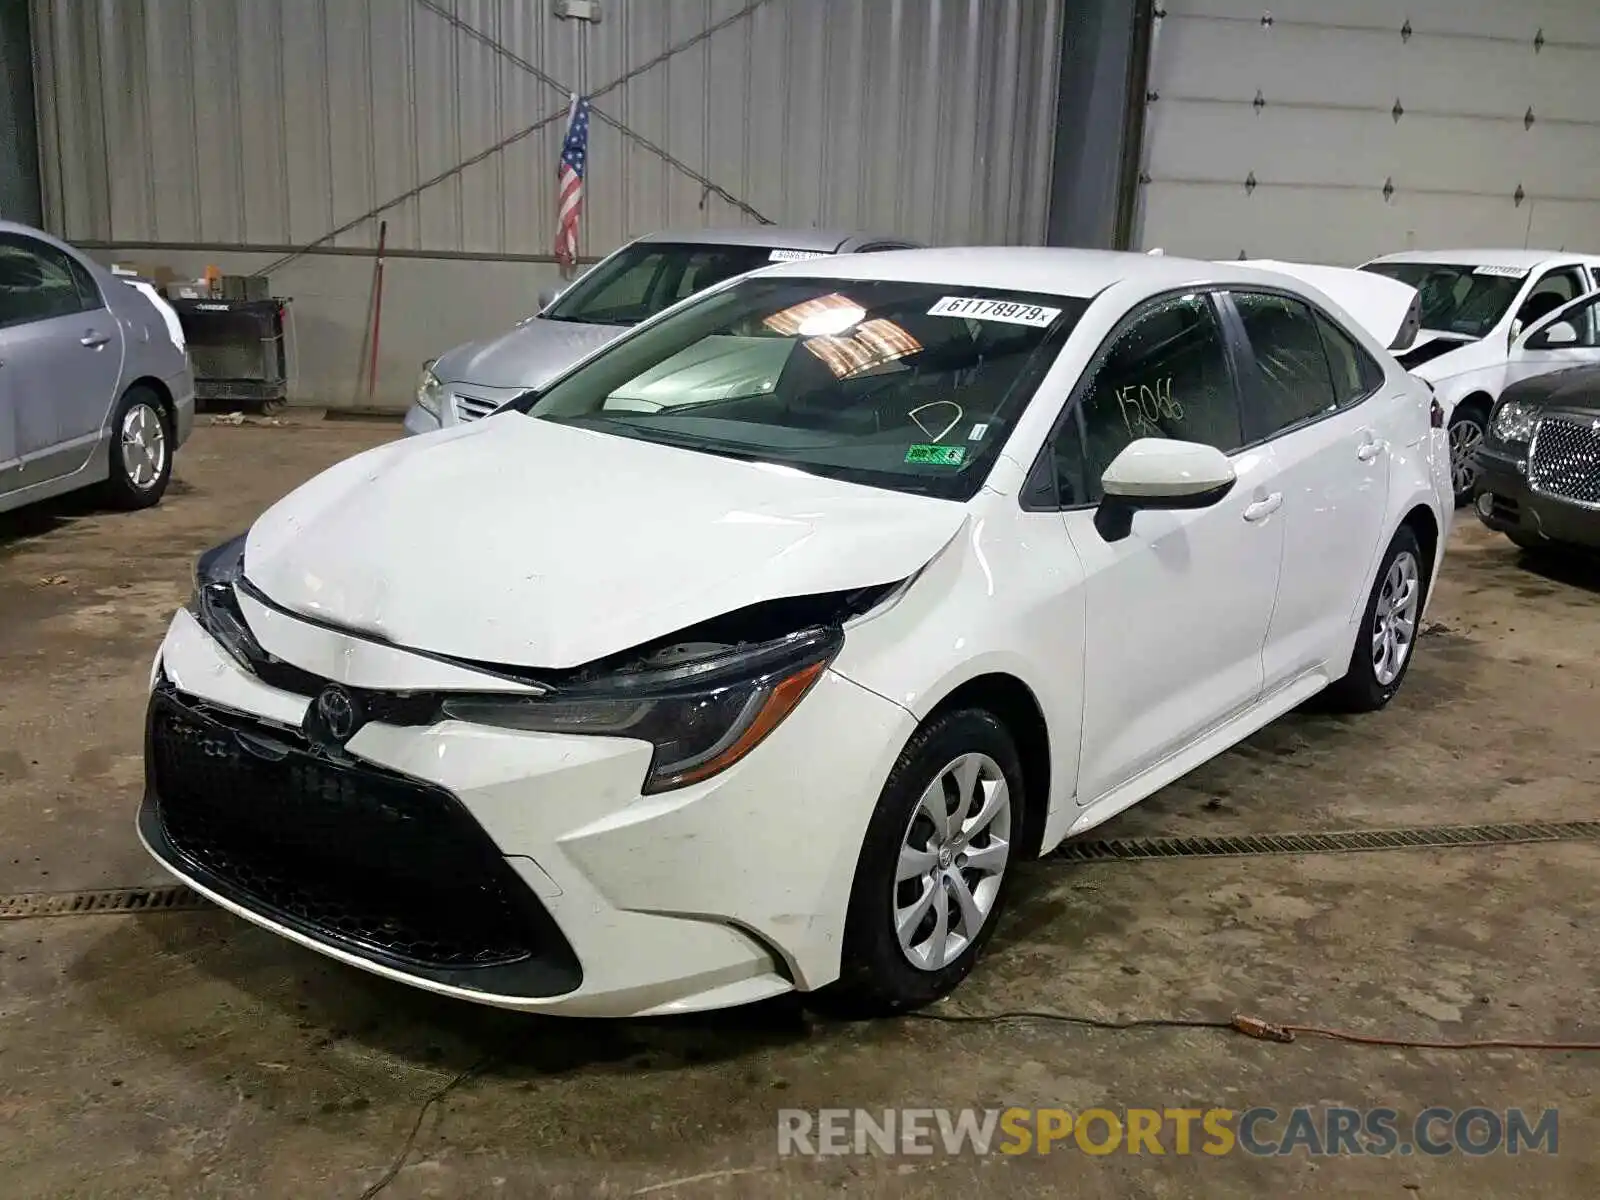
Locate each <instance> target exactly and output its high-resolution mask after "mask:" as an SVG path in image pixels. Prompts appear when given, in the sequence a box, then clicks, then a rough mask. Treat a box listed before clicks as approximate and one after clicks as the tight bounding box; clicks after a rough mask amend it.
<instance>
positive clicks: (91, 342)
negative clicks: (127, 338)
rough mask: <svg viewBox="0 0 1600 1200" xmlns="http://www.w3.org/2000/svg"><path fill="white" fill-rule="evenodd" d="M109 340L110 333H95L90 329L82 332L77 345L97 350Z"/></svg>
mask: <svg viewBox="0 0 1600 1200" xmlns="http://www.w3.org/2000/svg"><path fill="white" fill-rule="evenodd" d="M110 340H111V335H110V334H109V333H96V332H95V331H94V330H92V329H91V330H90V331H89V332H88V333H86V334H84V335H83V336H82V337H81V338H79V339H78V345H80V346H87V347H89V349H91V350H98V349H100V347H101V346H104V345H105V344H106V343H107V342H109V341H110Z"/></svg>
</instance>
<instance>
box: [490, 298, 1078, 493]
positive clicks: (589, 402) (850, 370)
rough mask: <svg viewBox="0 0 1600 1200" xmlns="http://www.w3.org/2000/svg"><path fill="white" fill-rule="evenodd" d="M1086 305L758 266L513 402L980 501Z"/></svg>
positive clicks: (722, 451) (563, 416) (553, 417)
mask: <svg viewBox="0 0 1600 1200" xmlns="http://www.w3.org/2000/svg"><path fill="white" fill-rule="evenodd" d="M1087 306H1088V301H1086V300H1079V299H1068V298H1065V297H1060V296H1041V295H1034V294H1031V293H1020V292H1013V291H1003V290H996V289H992V288H970V287H950V286H946V285H940V284H928V283H901V282H889V281H885V280H841V279H799V278H793V277H782V278H763V277H760V276H756V277H752V278H750V279H747V280H743V281H741V282H739V283H736V284H734V285H733V286H731V287H729V288H727V289H724V290H723V291H721V292H718V293H717V294H716V295H713V296H707V297H705V298H704V299H702V300H700V301H698V302H697V303H695V304H692V305H689V306H688V307H686V308H684V309H683V310H682V311H681V312H678V313H676V314H674V315H672V316H670V317H668V318H666V319H665V320H663V321H661V322H659V323H657V324H655V325H653V326H651V327H650V328H649V329H645V330H641V331H640V332H639V333H638V334H636V335H634V336H631V337H627V338H624V339H622V340H620V341H618V342H616V343H614V344H613V345H612V347H611V348H610V349H609V350H607V351H605V352H603V353H601V354H600V355H599V356H598V357H596V358H594V359H593V360H591V361H590V362H589V363H588V364H587V365H585V366H583V367H581V368H579V369H578V370H576V371H574V372H573V373H571V374H569V375H568V376H567V377H566V378H564V379H562V380H560V381H559V382H557V383H556V384H555V385H554V386H553V387H551V388H550V389H549V390H548V391H547V392H545V393H544V394H542V395H530V396H528V397H525V398H524V399H523V400H520V401H516V402H514V404H513V407H515V408H517V409H519V410H520V411H523V412H527V413H530V414H531V415H532V416H534V417H537V418H542V419H545V420H550V421H560V422H563V423H566V424H571V425H579V426H583V427H585V428H589V429H595V430H600V431H603V432H605V433H611V434H616V435H620V436H622V437H631V438H640V439H643V440H645V441H652V442H659V443H662V444H664V445H670V446H678V447H682V448H685V449H689V450H696V451H700V452H703V453H706V454H717V455H723V456H726V457H730V458H742V459H751V460H755V461H759V462H769V463H779V464H784V465H787V466H791V467H795V468H798V469H799V470H802V471H807V472H810V473H812V474H817V475H826V476H830V477H833V478H838V479H845V480H849V481H851V482H855V483H864V484H868V485H871V486H875V487H884V488H891V489H893V490H896V491H905V492H917V493H921V494H924V495H932V496H941V497H945V498H948V499H959V500H965V499H969V498H970V497H971V496H972V495H973V494H975V493H976V492H977V490H978V488H979V487H981V486H982V485H983V480H984V478H985V477H986V476H987V474H988V471H989V467H990V466H991V465H992V463H993V461H994V459H995V457H996V456H998V454H999V453H1000V448H1001V446H1002V445H1003V444H1004V442H1005V439H1006V435H1007V434H1008V433H1010V431H1011V429H1012V427H1013V426H1014V425H1015V423H1016V420H1017V418H1018V417H1019V416H1020V415H1021V414H1022V411H1023V410H1024V408H1026V407H1027V404H1028V401H1029V399H1030V398H1031V397H1032V395H1033V390H1034V388H1036V387H1037V386H1038V384H1039V381H1040V379H1041V378H1042V377H1043V375H1044V372H1045V371H1046V370H1047V369H1048V368H1049V365H1050V362H1051V361H1052V360H1053V359H1054V357H1055V354H1056V352H1057V350H1059V349H1060V346H1061V343H1062V342H1063V341H1064V340H1065V338H1066V336H1067V334H1068V333H1069V332H1070V331H1071V328H1072V326H1073V325H1074V324H1076V323H1077V320H1078V318H1079V317H1081V316H1082V315H1083V311H1084V309H1085V308H1086V307H1087Z"/></svg>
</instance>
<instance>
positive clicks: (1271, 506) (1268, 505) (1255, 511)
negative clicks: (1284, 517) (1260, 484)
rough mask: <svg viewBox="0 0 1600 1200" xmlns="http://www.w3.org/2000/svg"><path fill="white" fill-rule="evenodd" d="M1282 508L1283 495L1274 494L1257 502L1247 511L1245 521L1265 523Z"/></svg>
mask: <svg viewBox="0 0 1600 1200" xmlns="http://www.w3.org/2000/svg"><path fill="white" fill-rule="evenodd" d="M1282 506H1283V493H1282V492H1273V493H1272V495H1270V496H1268V497H1267V498H1266V499H1265V500H1257V501H1256V502H1255V503H1254V504H1252V505H1250V507H1249V508H1247V509H1245V510H1244V519H1245V520H1246V521H1265V520H1266V519H1267V518H1268V517H1270V516H1271V515H1272V514H1273V513H1275V512H1277V511H1278V509H1279V508H1281V507H1282Z"/></svg>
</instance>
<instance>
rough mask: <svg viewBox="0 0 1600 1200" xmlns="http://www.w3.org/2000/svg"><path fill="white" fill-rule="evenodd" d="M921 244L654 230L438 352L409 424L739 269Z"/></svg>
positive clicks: (449, 419) (583, 347)
mask: <svg viewBox="0 0 1600 1200" xmlns="http://www.w3.org/2000/svg"><path fill="white" fill-rule="evenodd" d="M915 246H916V243H915V242H911V241H907V240H906V239H905V238H895V237H878V236H874V235H872V234H865V233H846V232H831V231H828V230H819V229H774V228H773V227H772V226H770V225H758V226H745V227H742V228H734V229H695V230H690V231H686V232H682V233H652V234H648V235H646V236H645V237H642V238H638V239H636V240H635V241H632V242H629V243H628V244H627V245H626V246H623V247H622V248H621V249H620V250H617V251H615V252H614V253H612V254H611V255H609V256H607V257H606V258H604V259H601V260H600V262H598V263H596V264H595V265H594V266H593V267H592V268H591V269H590V270H589V271H588V272H587V273H586V274H585V275H583V276H582V277H581V278H580V279H578V280H577V281H576V282H575V283H574V284H573V285H572V286H571V287H570V288H568V289H567V290H566V291H564V292H559V293H552V294H547V295H545V296H542V297H541V298H540V311H539V312H538V314H537V315H535V316H531V317H528V318H527V319H525V320H523V321H521V322H519V323H518V324H517V325H516V326H515V328H512V329H510V330H507V331H506V332H505V333H502V334H499V335H497V336H495V337H492V338H488V339H486V340H484V341H481V342H468V343H467V344H465V345H462V346H457V347H456V348H455V349H453V350H450V351H448V352H447V353H445V354H442V355H440V356H439V357H438V358H437V359H434V360H432V361H430V362H429V363H428V365H427V366H425V367H424V368H423V370H422V376H421V378H420V379H418V381H417V396H416V402H415V403H414V404H412V406H411V409H410V411H409V412H407V413H406V432H407V433H430V432H432V431H433V430H436V429H440V428H446V429H448V428H450V427H451V426H453V425H459V424H461V423H462V422H463V421H474V420H477V419H478V418H479V417H482V416H487V415H488V414H489V413H491V412H493V411H494V410H495V409H497V408H499V407H500V405H502V404H504V403H506V402H507V401H508V400H514V399H516V398H517V397H518V396H520V395H522V393H523V392H526V391H527V390H528V389H529V388H536V387H539V386H541V385H542V384H544V383H546V382H548V381H549V380H551V379H552V378H554V377H555V375H556V374H557V373H559V372H561V371H563V370H565V369H566V368H567V367H570V366H572V365H573V364H574V363H576V362H577V361H578V360H579V359H581V358H584V357H586V356H587V355H588V354H589V352H590V351H592V350H595V349H597V348H598V347H600V346H603V345H605V343H607V342H609V341H610V340H611V339H612V338H614V337H617V336H618V335H619V334H621V333H623V332H624V331H625V330H627V329H629V328H631V327H632V326H634V325H637V324H639V322H641V321H643V320H645V319H646V318H648V317H653V316H655V315H656V313H658V312H661V311H662V310H663V309H665V308H668V307H669V306H671V305H673V304H676V303H677V302H678V301H679V300H683V299H685V298H686V297H688V296H692V295H694V294H695V293H696V292H703V291H705V289H706V288H708V287H710V286H712V285H713V284H716V283H721V282H722V281H723V280H725V279H729V278H731V277H732V276H735V275H743V274H744V273H745V272H747V271H754V270H756V269H758V268H760V267H764V266H766V265H768V264H769V263H773V262H790V261H793V260H795V259H798V258H822V257H826V256H828V255H833V254H857V253H866V252H870V251H878V250H907V249H912V248H914V247H915Z"/></svg>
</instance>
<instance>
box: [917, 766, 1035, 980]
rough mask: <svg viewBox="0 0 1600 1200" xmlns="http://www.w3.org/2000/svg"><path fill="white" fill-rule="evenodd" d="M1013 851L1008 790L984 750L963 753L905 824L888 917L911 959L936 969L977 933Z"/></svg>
mask: <svg viewBox="0 0 1600 1200" xmlns="http://www.w3.org/2000/svg"><path fill="white" fill-rule="evenodd" d="M1010 857H1011V789H1010V788H1009V786H1007V784H1006V777H1005V774H1004V773H1003V772H1002V771H1001V770H1000V765H999V764H998V763H997V762H995V760H994V759H992V758H990V757H989V756H988V755H987V754H963V755H961V756H960V757H959V758H956V759H954V760H953V761H951V762H950V763H949V764H947V765H946V766H945V767H944V768H943V769H942V770H941V771H939V773H938V774H936V775H935V776H934V777H933V780H932V782H931V783H929V784H928V786H927V788H926V789H925V790H924V791H923V793H922V796H921V797H920V798H919V799H918V801H917V806H916V808H915V809H914V810H913V811H912V814H911V820H910V821H909V822H907V824H906V832H905V836H904V837H903V838H902V839H901V843H900V858H899V862H898V864H897V866H896V869H895V880H894V890H893V900H892V911H891V914H890V915H891V918H892V920H893V921H894V928H895V934H896V936H897V938H898V939H899V942H900V949H901V951H902V952H903V953H904V954H905V956H906V960H907V961H908V962H910V963H911V965H912V966H914V967H916V968H917V969H918V970H922V971H937V970H940V969H941V968H943V967H945V966H948V965H949V964H950V963H951V962H953V961H954V960H955V959H956V958H957V957H959V956H960V955H961V954H962V953H963V952H964V951H965V950H966V949H967V948H968V947H969V946H971V945H972V943H973V942H974V941H975V940H976V939H977V937H978V934H979V932H980V931H981V930H982V929H983V927H984V925H986V924H987V923H988V920H989V917H990V915H991V914H992V913H993V912H994V906H995V901H996V900H997V899H998V898H999V895H1000V881H1001V880H1002V879H1003V878H1004V877H1005V871H1006V864H1007V863H1008V862H1009V861H1010Z"/></svg>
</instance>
